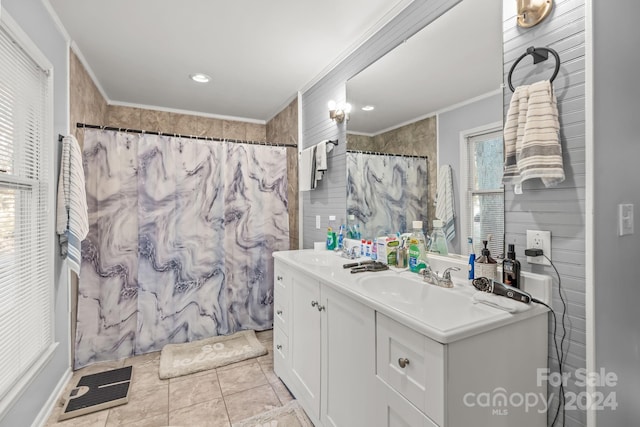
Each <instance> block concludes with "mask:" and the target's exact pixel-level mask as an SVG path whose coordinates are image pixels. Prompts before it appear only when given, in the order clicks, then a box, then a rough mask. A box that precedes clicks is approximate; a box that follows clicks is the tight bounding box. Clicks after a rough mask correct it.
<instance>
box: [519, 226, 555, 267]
mask: <svg viewBox="0 0 640 427" xmlns="http://www.w3.org/2000/svg"><path fill="white" fill-rule="evenodd" d="M525 249H542V253H543V254H544V255H546V256H547V257H548V258H549V259H547V258H545V257H544V256H542V255H540V256H528V257H527V262H528V263H529V264H542V265H551V262H549V260H550V259H551V232H550V231H540V230H527V247H526V248H525Z"/></svg>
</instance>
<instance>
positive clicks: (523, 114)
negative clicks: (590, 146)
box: [503, 80, 565, 190]
mask: <svg viewBox="0 0 640 427" xmlns="http://www.w3.org/2000/svg"><path fill="white" fill-rule="evenodd" d="M559 130H560V125H559V122H558V107H557V102H556V97H555V95H554V94H553V89H552V87H551V83H550V82H549V81H548V80H544V81H540V82H537V83H533V84H532V85H529V86H519V87H517V88H516V90H515V91H514V93H513V97H512V98H511V102H510V104H509V111H508V113H507V120H506V123H505V127H504V143H505V153H504V156H505V165H504V175H503V180H504V182H505V183H506V182H512V183H514V184H516V186H517V187H516V190H518V188H519V187H520V185H521V184H522V183H523V182H524V181H526V180H529V179H534V178H540V179H541V180H542V183H543V184H544V185H545V187H552V186H555V185H557V184H559V183H561V182H562V181H564V179H565V176H564V168H563V163H562V147H561V145H560V139H559Z"/></svg>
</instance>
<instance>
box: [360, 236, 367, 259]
mask: <svg viewBox="0 0 640 427" xmlns="http://www.w3.org/2000/svg"><path fill="white" fill-rule="evenodd" d="M366 253H367V241H366V240H364V239H362V240H360V256H365V254H366Z"/></svg>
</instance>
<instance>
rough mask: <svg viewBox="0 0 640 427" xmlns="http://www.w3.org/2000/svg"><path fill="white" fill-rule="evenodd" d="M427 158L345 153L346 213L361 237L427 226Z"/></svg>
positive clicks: (372, 236)
mask: <svg viewBox="0 0 640 427" xmlns="http://www.w3.org/2000/svg"><path fill="white" fill-rule="evenodd" d="M427 176H428V175H427V159H426V158H424V157H407V156H400V155H393V154H369V153H362V152H347V215H354V216H355V221H356V223H358V224H360V230H361V234H362V236H363V237H366V238H374V237H377V236H382V235H385V234H388V233H392V234H395V233H396V232H397V231H400V232H401V233H402V232H406V231H411V228H412V224H411V223H412V221H423V225H424V229H425V230H426V229H427V190H428V189H427Z"/></svg>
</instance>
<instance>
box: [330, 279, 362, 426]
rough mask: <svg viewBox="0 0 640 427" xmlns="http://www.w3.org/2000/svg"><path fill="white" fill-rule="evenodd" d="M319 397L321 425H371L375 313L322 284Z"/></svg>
mask: <svg viewBox="0 0 640 427" xmlns="http://www.w3.org/2000/svg"><path fill="white" fill-rule="evenodd" d="M321 313H322V369H321V371H322V399H321V404H322V405H321V412H320V413H321V421H322V425H323V426H325V427H329V426H333V427H359V426H363V427H364V426H367V427H370V426H372V425H374V424H375V423H374V421H373V420H372V419H371V413H372V411H371V391H372V385H373V380H374V378H375V312H374V311H373V310H372V309H370V308H369V307H366V306H364V305H362V304H360V303H358V302H356V301H354V300H352V299H351V298H349V297H347V296H346V295H343V294H341V293H339V292H337V291H335V290H333V289H332V288H330V287H328V286H322V306H321Z"/></svg>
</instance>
